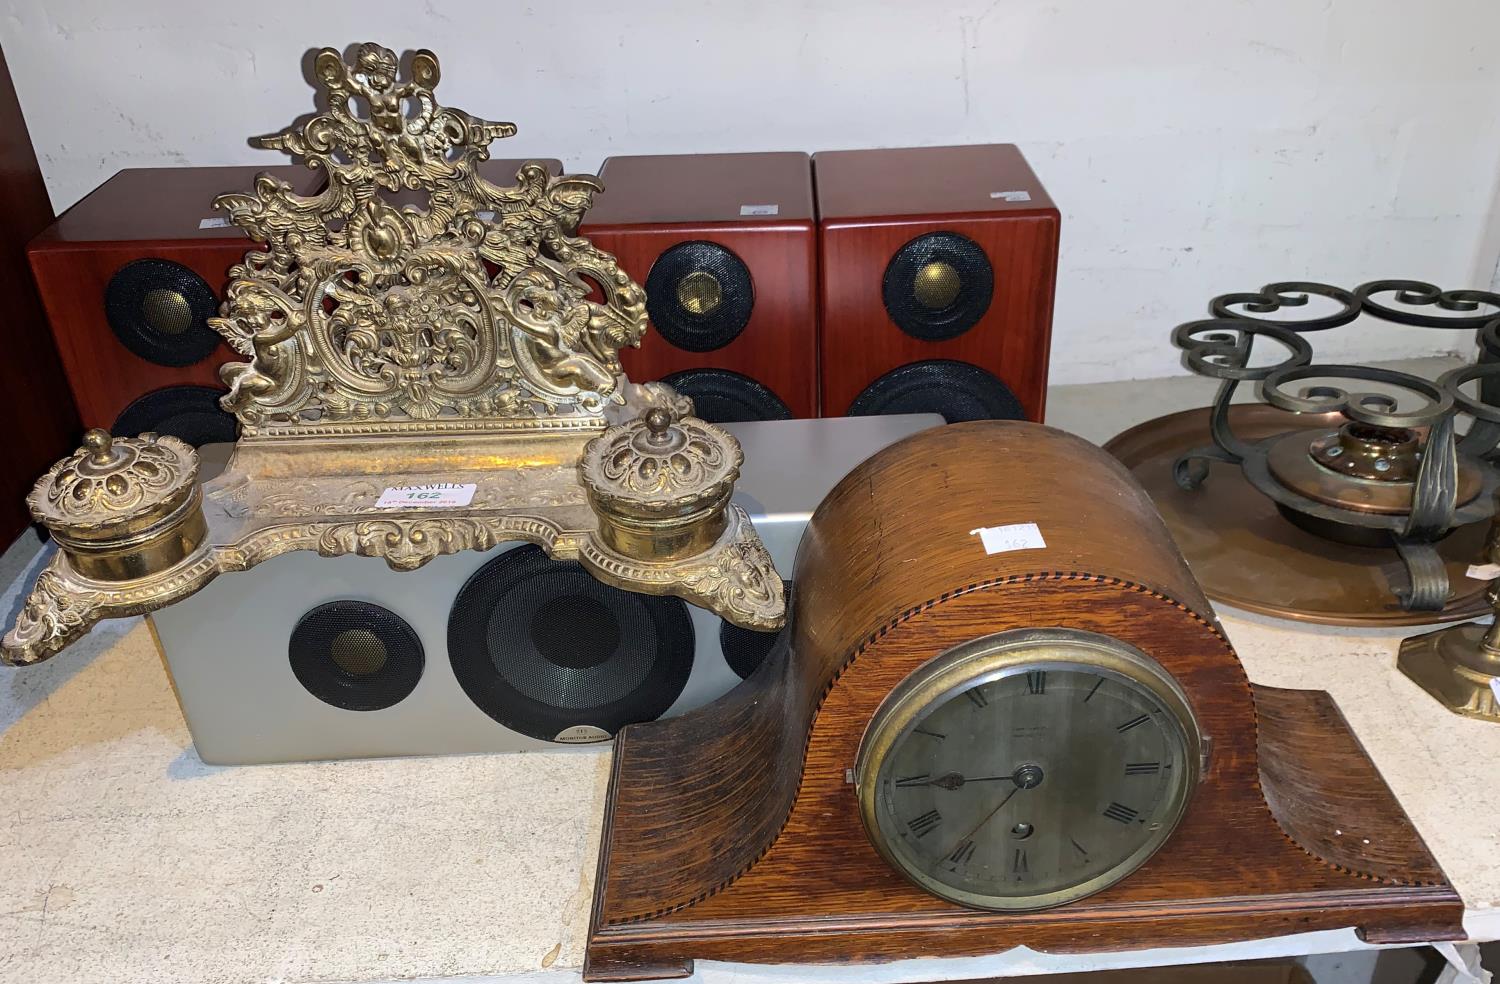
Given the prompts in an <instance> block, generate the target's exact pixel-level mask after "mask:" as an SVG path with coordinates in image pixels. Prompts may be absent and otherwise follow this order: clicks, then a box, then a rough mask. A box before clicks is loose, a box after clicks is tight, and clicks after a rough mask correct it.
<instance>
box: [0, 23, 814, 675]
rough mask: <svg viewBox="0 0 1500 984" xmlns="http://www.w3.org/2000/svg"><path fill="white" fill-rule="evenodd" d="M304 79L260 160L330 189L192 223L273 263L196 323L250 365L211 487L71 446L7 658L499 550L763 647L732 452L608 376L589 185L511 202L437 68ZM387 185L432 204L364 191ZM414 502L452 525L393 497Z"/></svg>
mask: <svg viewBox="0 0 1500 984" xmlns="http://www.w3.org/2000/svg"><path fill="white" fill-rule="evenodd" d="M314 71H315V74H316V81H317V84H318V86H319V87H320V88H322V89H323V90H324V92H325V93H326V96H327V100H326V105H327V106H328V109H327V111H326V112H322V113H320V114H318V115H316V116H313V117H312V118H311V119H310V120H308V121H307V122H305V123H303V124H302V125H300V126H293V127H291V128H289V129H287V130H284V131H282V132H281V133H279V134H276V135H273V136H269V137H263V138H260V139H259V140H258V141H257V143H258V144H259V145H260V146H263V147H268V148H274V149H278V150H283V151H286V152H287V153H289V154H290V155H292V156H293V157H294V158H297V159H299V160H301V161H302V162H303V163H305V164H306V165H307V166H308V167H311V168H323V169H324V170H326V171H327V173H328V178H329V182H328V186H327V188H326V190H324V191H323V192H322V193H321V194H319V195H317V196H314V197H310V198H304V197H301V196H298V195H295V194H293V193H292V189H291V186H290V185H288V184H286V183H285V182H282V181H278V180H276V179H275V178H273V177H271V176H270V175H266V174H263V175H261V176H260V177H259V178H257V179H256V182H255V191H254V193H253V194H228V195H223V196H221V197H220V198H219V199H218V200H217V201H216V202H215V203H214V204H215V206H216V207H218V208H222V209H225V210H226V211H228V213H229V215H230V218H231V219H232V220H233V222H234V223H235V224H236V225H238V226H239V227H241V228H242V229H244V230H245V231H246V232H247V233H248V234H249V235H250V237H251V238H252V239H254V240H256V241H257V242H260V243H264V244H265V245H266V246H267V249H266V250H251V251H250V252H248V253H247V254H246V255H245V260H244V262H243V263H241V264H237V265H236V266H234V267H233V268H232V269H231V271H230V274H231V277H232V282H231V283H230V285H229V289H228V295H227V296H228V300H227V302H226V303H225V305H224V308H223V310H222V312H221V313H222V315H223V316H222V317H220V318H216V319H212V323H213V325H214V327H215V328H216V329H217V330H218V331H219V332H220V333H221V334H223V335H224V337H225V338H226V339H228V341H229V344H230V345H231V346H232V347H233V348H234V350H235V351H236V352H238V353H239V354H241V355H243V356H245V357H246V358H247V359H248V361H245V362H231V363H229V364H226V365H225V366H224V367H223V369H222V370H221V375H222V377H223V379H224V381H225V382H226V383H227V384H228V385H229V387H230V390H229V393H228V395H226V396H225V398H224V406H225V407H226V408H227V409H229V410H231V411H233V412H234V413H235V414H236V416H237V417H238V418H239V422H240V438H239V441H238V442H237V443H236V445H235V449H234V453H233V456H232V457H231V458H230V461H229V464H228V467H227V468H226V470H225V471H224V473H223V474H222V475H220V476H218V477H217V478H215V479H213V480H212V481H209V482H208V483H206V484H200V481H199V476H198V463H197V456H196V454H195V452H194V451H193V449H192V448H190V447H188V446H187V445H186V444H184V443H182V442H181V441H178V440H176V439H174V438H171V437H158V436H156V435H153V434H147V435H143V436H142V437H140V438H124V439H116V440H111V439H110V437H109V436H108V435H106V434H104V433H103V432H102V431H91V432H90V433H89V434H88V435H87V436H86V438H85V441H84V444H85V446H84V447H83V448H81V449H80V450H79V452H78V453H77V454H75V455H73V456H72V457H70V458H68V459H66V460H64V461H62V462H60V463H59V464H57V465H56V466H54V467H53V469H52V470H51V471H50V472H48V473H47V474H46V475H45V476H43V478H42V479H41V481H40V482H38V483H37V487H36V489H35V490H34V491H33V492H32V494H31V496H30V498H29V499H28V502H29V503H30V505H31V508H32V511H33V514H34V515H35V516H36V517H37V519H38V520H39V521H40V522H42V523H44V524H46V526H47V527H48V528H49V529H51V530H52V532H53V535H54V537H55V538H56V540H57V541H58V544H59V546H60V547H61V549H60V551H59V552H58V554H57V555H56V556H55V557H54V558H53V559H52V561H51V563H50V564H49V566H48V567H47V568H46V569H45V570H44V571H43V572H42V573H41V575H40V576H39V578H38V580H37V583H36V585H35V587H34V588H33V590H32V592H31V594H30V596H29V597H28V598H27V600H26V602H25V605H24V607H23V608H22V610H21V612H20V614H19V616H18V617H17V619H16V623H15V626H14V627H13V628H12V629H11V631H10V632H9V633H8V634H7V635H6V636H5V639H4V646H3V658H4V660H5V662H8V663H13V664H21V663H32V662H36V661H38V660H42V659H46V658H47V657H49V656H52V655H53V654H55V653H57V652H58V651H59V650H61V649H62V648H63V647H65V646H66V645H68V644H69V643H70V642H72V641H74V640H75V639H77V638H78V637H79V636H81V635H83V634H84V633H85V632H86V631H87V630H88V629H89V627H90V626H91V625H93V624H94V623H95V622H97V621H99V620H100V619H105V618H116V617H120V616H126V615H137V614H141V613H144V612H149V611H153V610H155V609H158V608H161V607H163V606H165V605H168V604H171V603H172V602H174V601H177V600H179V599H181V598H184V597H187V596H188V595H190V594H192V593H193V592H195V591H197V590H199V589H200V588H202V587H203V586H204V585H205V584H207V583H208V582H209V581H211V580H212V579H213V578H215V577H217V576H218V575H220V574H222V573H227V572H230V571H240V570H245V569H247V568H249V567H253V566H254V565H256V564H258V563H261V562H262V561H265V560H268V559H270V558H272V557H275V556H278V555H280V554H283V553H286V552H288V551H292V550H316V551H318V553H319V554H321V555H323V556H327V557H332V556H338V555H340V554H348V553H356V554H360V555H363V556H370V557H382V558H384V559H385V561H386V563H388V564H389V565H390V566H391V567H392V568H394V569H396V570H401V571H410V570H415V569H417V568H419V567H421V566H422V565H423V564H425V563H427V562H428V561H429V560H431V559H432V558H434V557H436V556H439V555H441V554H448V553H455V552H457V551H460V550H487V549H490V548H491V547H494V546H495V545H497V544H499V543H501V542H504V541H507V540H525V541H529V542H532V543H536V544H539V545H541V546H542V547H543V548H544V549H546V550H547V552H548V553H549V554H550V555H551V556H553V557H556V558H559V559H576V560H578V561H579V562H580V563H582V564H583V566H584V567H585V568H587V569H588V570H589V571H590V572H592V573H593V574H594V575H595V576H597V577H598V578H599V579H600V580H602V581H605V582H606V583H609V584H612V585H615V586H617V587H621V588H625V589H627V590H631V591H639V592H644V593H649V594H672V595H677V596H679V597H682V598H684V599H686V600H688V601H690V602H692V603H693V604H696V605H701V606H703V607H705V608H709V609H712V610H713V611H714V612H716V613H718V614H719V615H722V616H723V617H724V618H726V619H728V620H729V621H730V622H732V623H734V624H736V625H740V626H744V627H746V628H752V629H772V628H776V627H778V626H780V625H781V624H782V621H783V618H784V609H785V602H784V598H783V595H782V583H781V578H780V577H779V576H778V575H777V574H776V572H775V570H774V568H773V567H772V564H771V560H770V557H769V555H768V554H767V553H766V551H765V549H764V547H763V546H762V545H761V543H760V540H759V538H758V537H757V536H756V533H755V530H754V529H753V527H752V526H751V525H750V522H749V519H748V518H747V517H746V515H745V514H744V512H743V511H741V510H740V509H739V508H738V507H737V506H734V505H732V504H731V503H730V502H729V497H730V494H731V492H732V491H733V486H734V481H735V478H736V477H737V476H738V473H739V465H740V462H741V460H742V458H741V452H740V448H739V446H738V444H737V443H736V442H735V440H734V438H733V437H731V436H730V435H729V434H728V433H726V432H725V431H723V430H721V429H719V428H717V427H714V426H713V425H711V424H707V423H705V422H703V421H701V420H698V419H696V418H694V417H692V416H691V412H692V404H691V403H690V402H689V401H687V400H685V399H683V398H681V397H678V396H677V395H676V394H675V393H674V392H673V391H672V390H671V389H670V388H668V387H666V386H662V385H660V384H646V385H644V386H642V385H637V384H633V383H631V382H630V381H629V380H627V379H626V378H625V376H624V374H623V373H622V372H621V369H620V362H619V358H618V352H619V350H620V349H621V348H622V347H624V346H626V345H635V344H638V343H639V341H640V338H641V335H642V333H643V332H644V331H645V326H646V313H645V311H646V305H645V294H644V292H643V291H642V289H641V287H640V286H639V285H638V284H636V283H634V282H633V281H632V280H631V279H630V278H629V277H628V276H627V275H626V274H625V273H624V272H623V271H621V270H620V268H619V266H618V265H616V263H615V260H614V257H612V256H610V255H609V254H608V253H605V252H603V251H601V250H598V249H596V248H595V247H594V246H593V245H592V244H591V243H590V242H589V241H588V240H587V239H583V238H580V237H578V236H575V235H574V234H573V233H574V231H575V230H576V229H577V228H578V223H579V220H580V218H581V217H582V216H583V213H584V212H585V211H586V210H587V209H588V207H589V205H590V204H591V203H592V200H593V195H594V193H595V192H596V191H598V190H600V188H601V186H600V184H599V183H598V181H597V180H596V179H595V178H593V177H590V176H578V175H570V176H564V177H550V176H549V175H548V174H547V173H546V170H545V169H544V168H543V167H542V166H541V165H540V164H535V163H533V164H527V165H526V166H524V167H522V168H521V170H520V172H519V173H518V174H517V181H518V183H517V185H516V186H515V187H513V188H502V187H498V186H496V185H492V184H490V183H488V182H486V181H485V180H484V179H482V178H480V177H479V176H478V174H476V173H475V165H476V164H477V163H478V162H480V161H483V160H485V159H486V158H488V156H489V149H488V148H489V144H490V143H491V142H492V141H493V140H495V139H497V138H500V137H508V136H510V135H512V134H513V133H515V131H516V128H515V126H514V125H512V124H510V123H491V122H487V121H485V120H480V119H476V118H475V117H472V116H469V115H468V114H467V113H463V112H460V111H459V110H455V109H448V108H444V107H441V106H439V105H438V104H437V102H436V100H435V98H434V96H433V89H434V87H435V86H436V85H437V82H438V62H437V58H436V57H435V56H433V54H432V53H431V52H427V51H419V52H417V53H416V54H415V55H414V56H413V57H412V58H411V62H410V68H409V70H408V73H407V74H408V78H407V79H406V80H405V81H402V80H400V78H399V76H400V70H399V66H398V62H397V59H396V56H395V54H394V53H393V52H391V51H390V50H388V49H386V48H382V47H380V46H378V45H375V44H363V45H360V46H359V47H358V49H356V50H355V51H354V53H353V55H352V56H351V58H350V60H349V61H348V62H346V61H345V60H344V58H342V57H341V56H340V54H339V53H338V52H337V51H335V50H333V49H331V48H325V49H323V50H322V51H320V52H318V54H317V57H316V60H315V63H314ZM402 190H408V191H416V192H425V193H426V195H427V199H428V200H427V203H426V207H425V208H423V207H421V206H418V205H404V206H402V207H399V208H398V207H395V206H393V205H392V204H390V203H389V202H388V201H387V200H386V199H385V198H384V197H383V196H382V192H389V193H394V192H398V191H402ZM423 486H427V487H437V494H438V495H439V499H438V502H439V503H443V502H449V503H455V504H453V505H450V506H448V507H446V508H443V507H440V506H439V505H419V504H414V503H417V502H423V501H428V500H424V499H423V498H421V493H419V494H418V495H416V496H413V495H412V494H411V493H410V492H407V491H403V490H410V489H413V488H415V487H423ZM387 490H393V492H388V491H387ZM442 490H446V492H444V491H442ZM431 491H432V490H429V493H430V492H431ZM383 498H384V499H385V502H382V499H383ZM403 498H404V499H406V500H408V501H405V502H403V503H401V504H397V505H394V506H393V505H389V503H390V502H391V501H392V499H403ZM465 501H466V504H464V503H465Z"/></svg>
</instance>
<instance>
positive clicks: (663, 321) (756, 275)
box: [582, 153, 818, 423]
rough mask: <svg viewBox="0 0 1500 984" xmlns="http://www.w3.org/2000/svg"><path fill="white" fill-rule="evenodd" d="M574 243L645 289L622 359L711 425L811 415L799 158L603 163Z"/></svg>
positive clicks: (814, 385)
mask: <svg viewBox="0 0 1500 984" xmlns="http://www.w3.org/2000/svg"><path fill="white" fill-rule="evenodd" d="M600 177H601V178H602V179H603V181H604V193H603V194H602V195H600V196H599V197H598V198H597V199H596V200H595V202H594V207H593V208H592V209H590V210H589V213H588V215H587V217H586V218H585V220H584V224H583V227H582V233H583V235H585V236H588V237H589V238H590V239H592V240H593V241H594V243H595V245H597V246H599V247H600V248H602V249H606V250H608V251H609V252H611V253H613V254H615V256H616V257H618V258H619V261H620V265H621V266H622V267H623V268H624V269H625V272H626V273H628V274H630V275H631V276H632V277H634V278H635V279H636V280H637V281H639V282H641V283H642V284H644V285H645V288H646V303H647V311H648V313H649V315H650V317H651V331H649V332H647V334H646V337H645V338H644V339H643V340H642V342H641V347H640V348H639V349H638V350H636V349H627V350H625V351H623V352H621V353H620V357H621V361H622V362H623V363H624V365H625V371H626V372H627V373H629V374H630V377H631V378H632V379H665V381H666V382H669V383H671V384H672V385H673V386H674V387H676V388H677V389H678V391H680V392H682V393H684V394H685V395H687V396H690V397H692V398H693V402H694V404H695V406H696V407H697V413H698V415H699V416H700V417H703V418H704V419H705V420H710V421H714V422H716V423H727V422H730V421H745V420H772V419H778V418H785V417H813V416H816V415H817V412H818V375H817V358H818V349H817V305H816V298H815V296H814V290H815V287H816V284H817V279H818V278H817V247H816V239H817V231H816V229H815V227H814V223H813V198H812V175H811V171H810V168H809V164H808V157H807V155H806V154H802V153H770V154H695V155H681V156H656V157H611V158H609V159H608V160H606V161H605V162H604V167H603V168H602V169H601V170H600Z"/></svg>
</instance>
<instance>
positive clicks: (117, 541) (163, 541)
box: [26, 428, 205, 581]
mask: <svg viewBox="0 0 1500 984" xmlns="http://www.w3.org/2000/svg"><path fill="white" fill-rule="evenodd" d="M26 503H27V505H28V506H30V507H31V514H32V516H33V517H35V518H36V521H37V522H39V523H41V524H42V525H44V526H46V527H47V529H48V530H50V531H51V533H52V535H53V537H54V538H55V539H56V540H57V542H58V546H60V547H61V548H62V549H63V551H64V552H65V553H66V554H67V555H68V557H69V559H70V560H71V561H72V563H73V566H74V567H75V568H76V569H77V570H78V571H79V573H81V574H83V575H85V576H87V577H92V578H96V579H99V580H106V581H115V580H124V579H127V578H132V577H139V576H141V575H142V574H146V573H149V572H151V571H156V570H162V569H165V568H166V567H170V566H171V565H172V564H175V563H177V561H179V560H181V559H182V558H183V557H185V556H186V555H187V554H188V553H190V552H191V551H192V550H193V549H194V548H195V547H196V546H197V545H198V543H199V541H201V540H202V539H203V535H204V532H205V531H204V523H203V513H202V509H201V505H202V494H201V490H200V488H199V485H198V455H197V453H196V452H195V451H194V450H193V449H192V448H191V447H189V446H188V445H187V444H185V443H183V442H182V441H179V440H178V439H177V438H175V437H170V436H167V435H157V434H142V435H141V436H140V437H138V438H118V439H116V438H112V437H110V435H109V434H108V433H107V432H105V431H102V430H99V429H97V428H96V429H94V430H91V431H89V432H88V433H87V434H85V435H84V437H83V446H82V447H80V448H79V449H78V450H77V451H76V452H74V453H73V454H72V455H71V456H69V457H67V458H64V459H63V460H62V461H60V462H58V463H57V464H55V465H53V466H52V468H51V470H49V471H48V472H47V474H45V475H43V476H42V478H41V479H40V480H39V481H38V482H37V483H36V487H35V488H33V489H32V490H31V494H30V495H29V496H28V497H27V499H26Z"/></svg>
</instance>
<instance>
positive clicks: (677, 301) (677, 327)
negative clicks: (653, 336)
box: [646, 239, 755, 352]
mask: <svg viewBox="0 0 1500 984" xmlns="http://www.w3.org/2000/svg"><path fill="white" fill-rule="evenodd" d="M754 308H755V287H754V285H753V284H752V283H751V280H750V270H749V269H748V268H747V267H746V266H745V264H744V262H743V261H742V260H741V259H740V258H739V257H738V256H735V255H734V254H733V253H732V252H730V251H729V250H727V249H725V248H724V247H723V246H720V245H719V244H718V243H710V242H705V241H703V240H701V239H695V240H692V241H691V242H686V243H678V244H677V245H676V246H673V247H672V248H671V249H668V250H666V251H665V252H664V253H662V254H661V255H660V256H658V257H657V258H656V262H655V263H653V264H651V272H650V273H648V274H647V275H646V313H647V314H649V315H650V316H651V323H652V324H653V325H655V326H656V330H657V331H658V332H660V334H661V337H662V338H664V339H666V340H667V342H669V343H670V344H672V345H674V346H675V347H677V348H680V349H686V350H687V351H689V352H711V351H713V350H714V349H717V348H723V347H724V346H725V345H728V344H729V343H730V342H732V341H734V340H735V339H736V338H738V337H739V334H740V332H742V331H744V330H745V325H746V323H748V322H749V320H750V312H751V311H752V310H753V309H754Z"/></svg>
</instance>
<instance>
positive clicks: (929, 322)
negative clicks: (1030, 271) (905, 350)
mask: <svg viewBox="0 0 1500 984" xmlns="http://www.w3.org/2000/svg"><path fill="white" fill-rule="evenodd" d="M881 290H882V296H883V297H884V299H885V310H886V312H887V313H888V314H889V315H890V316H891V320H892V321H894V322H895V323H896V327H898V328H900V329H901V330H902V331H904V332H906V333H907V334H908V335H910V336H911V337H913V338H920V339H921V340H922V341H924V342H942V341H946V340H948V339H950V338H957V337H958V336H959V335H962V334H963V333H964V332H966V331H968V330H969V329H970V328H973V327H974V326H975V325H976V324H978V323H979V319H980V318H983V317H984V313H985V312H986V311H988V310H989V309H990V300H991V299H992V298H993V297H994V294H995V271H994V268H993V267H991V266H990V258H989V257H988V256H985V255H984V249H983V248H982V247H980V245H979V244H978V243H976V242H974V240H972V239H969V238H968V237H966V236H960V235H959V234H958V233H956V232H929V233H927V234H926V235H925V236H918V237H917V238H916V239H913V240H912V241H911V242H909V243H907V244H906V245H905V246H902V247H901V248H900V249H899V250H897V251H896V255H895V256H893V257H891V262H890V263H889V264H887V265H886V268H885V280H884V282H883V284H882V287H881Z"/></svg>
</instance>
